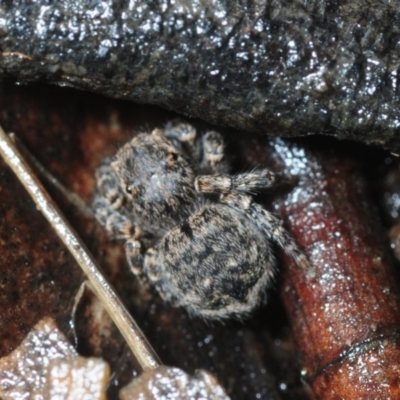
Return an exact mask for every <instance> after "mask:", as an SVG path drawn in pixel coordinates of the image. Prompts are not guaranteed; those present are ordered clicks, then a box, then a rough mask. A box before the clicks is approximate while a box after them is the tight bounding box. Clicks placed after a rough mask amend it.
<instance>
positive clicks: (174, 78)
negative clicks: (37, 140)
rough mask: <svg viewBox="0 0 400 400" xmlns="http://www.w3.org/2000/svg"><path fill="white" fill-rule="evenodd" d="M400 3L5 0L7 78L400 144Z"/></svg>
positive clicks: (244, 124)
mask: <svg viewBox="0 0 400 400" xmlns="http://www.w3.org/2000/svg"><path fill="white" fill-rule="evenodd" d="M399 18H400V6H399V5H398V2H382V1H377V0H373V1H370V2H368V3H366V2H364V1H359V0H358V1H349V0H339V1H337V0H330V1H326V0H325V1H311V2H310V1H306V0H295V1H267V0H258V1H257V0H252V1H244V0H236V1H228V0H225V1H224V0H215V1H211V0H208V1H191V2H189V1H185V0H177V1H175V2H170V1H167V0H150V1H135V2H133V1H127V0H120V1H118V2H115V1H112V0H104V1H96V0H81V1H78V0H74V1H67V0H62V1H57V2H53V1H49V0H41V1H39V2H31V1H28V0H16V1H12V2H11V1H5V0H1V1H0V76H3V77H4V76H13V77H15V78H16V79H18V81H20V82H30V81H38V80H40V81H42V80H45V81H47V82H52V83H56V84H59V85H68V86H73V87H77V88H80V89H84V90H90V91H95V92H99V93H103V94H105V95H107V96H112V97H118V98H127V99H131V100H134V101H137V102H142V103H151V104H158V105H161V106H163V107H166V108H170V109H173V110H175V111H178V112H180V113H183V114H186V115H190V116H195V117H198V118H201V119H204V120H206V121H208V122H211V123H214V124H218V125H224V126H228V127H234V128H238V129H241V130H248V131H256V132H260V133H264V134H271V135H272V134H273V135H286V136H295V135H304V134H310V133H316V132H317V133H321V132H325V133H332V134H335V135H336V136H337V137H340V138H348V139H356V140H361V141H363V142H366V143H369V144H376V145H380V146H384V147H387V148H391V149H398V148H400V139H399V130H400V111H399V107H398V105H399V82H398V80H399V58H400V24H399Z"/></svg>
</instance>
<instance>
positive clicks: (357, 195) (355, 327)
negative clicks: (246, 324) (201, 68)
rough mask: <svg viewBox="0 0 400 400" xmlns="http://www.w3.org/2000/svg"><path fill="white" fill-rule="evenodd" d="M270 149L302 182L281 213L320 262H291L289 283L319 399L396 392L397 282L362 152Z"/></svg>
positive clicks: (322, 145)
mask: <svg viewBox="0 0 400 400" xmlns="http://www.w3.org/2000/svg"><path fill="white" fill-rule="evenodd" d="M262 149H263V150H264V151H265V150H266V147H265V146H264V147H263V148H262ZM259 151H261V150H259ZM267 152H269V154H270V157H272V158H273V159H274V160H275V163H277V164H279V165H280V168H282V169H283V171H284V172H285V173H286V174H288V175H294V176H295V177H296V179H297V180H298V182H297V184H296V185H295V187H294V188H293V189H292V190H289V191H288V192H287V193H286V194H284V195H283V196H282V199H281V200H280V201H279V202H278V203H277V209H278V210H279V212H280V213H281V215H282V216H283V217H284V219H285V221H286V224H287V226H288V228H289V229H290V231H291V232H292V234H293V235H294V236H295V238H296V240H297V242H298V243H299V245H300V246H301V247H302V248H303V249H304V250H305V252H306V254H307V255H308V257H309V258H310V261H311V263H312V268H310V269H309V270H302V269H300V268H298V267H297V266H296V265H294V264H293V262H292V261H291V260H286V263H287V266H286V269H285V272H284V279H283V284H282V297H283V300H284V303H285V305H286V308H287V310H288V313H289V316H290V320H291V323H292V326H293V330H294V334H295V337H296V339H297V343H298V345H299V348H300V352H301V355H302V362H303V368H304V374H305V376H306V378H307V379H308V380H309V381H310V383H311V385H312V387H313V389H314V391H315V393H316V394H317V396H318V398H320V399H360V398H374V399H388V398H391V399H394V398H398V397H399V396H400V389H399V384H398V383H399V378H398V376H399V373H400V331H399V326H400V287H399V281H398V279H397V275H396V273H395V271H394V268H393V265H392V259H391V255H390V248H389V245H388V243H387V241H386V235H385V231H384V229H383V227H382V225H381V223H380V221H378V220H377V217H376V213H375V212H374V207H373V206H372V204H371V201H370V199H369V193H368V191H367V189H366V182H365V179H364V177H363V176H362V175H361V173H360V171H359V168H360V166H359V165H358V163H357V162H356V160H355V156H354V153H353V155H352V156H351V155H349V154H346V148H344V147H343V146H342V147H340V146H338V145H337V144H335V143H332V142H330V141H327V140H326V139H322V140H321V141H320V142H319V144H318V146H307V145H306V144H302V143H298V144H295V143H287V142H284V141H281V140H277V141H275V142H273V143H272V149H271V148H270V149H269V150H268V148H267ZM271 153H272V156H271Z"/></svg>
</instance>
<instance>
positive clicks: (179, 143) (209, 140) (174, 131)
mask: <svg viewBox="0 0 400 400" xmlns="http://www.w3.org/2000/svg"><path fill="white" fill-rule="evenodd" d="M163 134H164V136H165V137H167V138H168V139H170V140H171V141H172V142H173V143H174V146H175V147H177V148H178V149H180V150H181V151H183V152H184V153H186V154H187V155H188V156H189V158H190V159H191V160H198V163H199V164H200V171H202V173H212V174H216V173H222V172H227V170H228V168H229V165H228V163H227V160H226V157H225V145H224V139H223V137H222V135H221V134H220V133H218V132H216V131H208V132H206V133H205V134H204V135H203V136H202V137H201V138H198V137H197V132H196V128H195V127H194V126H193V125H191V124H189V123H187V122H185V121H182V120H180V119H179V118H177V119H174V120H172V121H171V122H168V123H167V124H166V125H165V128H164V130H163Z"/></svg>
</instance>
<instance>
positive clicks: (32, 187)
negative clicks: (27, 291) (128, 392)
mask: <svg viewBox="0 0 400 400" xmlns="http://www.w3.org/2000/svg"><path fill="white" fill-rule="evenodd" d="M0 154H1V155H2V157H3V158H4V160H5V161H6V163H7V164H8V165H9V166H10V168H11V169H12V170H13V171H14V173H15V174H16V175H17V177H18V179H19V180H20V181H21V183H22V184H23V185H24V187H25V188H26V190H27V191H28V193H29V194H30V196H31V197H32V199H33V200H34V202H35V203H36V206H37V208H38V209H39V210H40V211H41V212H42V213H43V215H44V216H45V217H46V219H47V220H48V221H49V223H50V224H51V226H52V227H53V228H54V230H55V231H56V232H57V234H58V236H59V237H60V239H61V240H62V241H63V243H64V244H65V246H66V247H67V248H68V249H69V251H70V252H71V254H72V255H73V257H74V258H75V260H76V261H77V263H78V264H79V265H80V267H81V268H82V270H83V272H84V273H85V274H86V276H87V277H88V279H89V281H90V283H91V286H92V288H93V291H94V292H95V294H96V295H97V296H98V297H99V299H100V300H101V301H102V302H103V304H104V306H105V307H106V309H107V311H108V313H109V314H110V316H111V318H112V319H113V321H114V323H115V324H116V326H117V327H118V329H119V330H120V332H121V334H122V335H123V337H124V338H125V340H126V342H127V343H128V346H129V347H130V348H131V350H132V352H133V354H134V355H135V357H136V359H137V360H138V362H139V364H140V366H141V367H142V368H143V370H148V369H153V368H157V367H158V366H159V365H160V364H161V362H160V361H159V358H158V356H157V355H156V353H155V352H154V350H153V349H152V347H151V346H150V344H149V343H148V341H147V339H146V338H145V336H144V335H143V333H142V331H141V330H140V328H139V327H138V326H137V324H136V322H135V321H134V320H133V318H132V316H131V315H130V314H129V312H128V310H127V309H126V308H125V307H124V305H123V304H122V302H121V300H120V299H119V298H118V296H117V295H116V294H115V292H114V290H113V289H112V287H111V286H110V284H109V283H108V282H107V281H106V279H105V278H104V276H103V275H102V273H101V272H100V270H99V268H98V267H97V265H96V263H95V261H94V259H93V257H92V256H91V254H90V253H89V251H88V250H87V249H86V246H85V244H84V243H83V242H82V240H81V239H80V238H79V237H78V235H77V234H76V233H75V231H74V229H73V228H72V227H71V226H70V224H69V223H68V221H67V220H66V218H65V217H64V216H63V215H62V213H61V212H60V210H59V209H58V207H57V205H56V204H55V203H54V201H53V200H52V199H51V197H50V196H49V194H48V193H47V192H46V190H45V189H44V187H43V185H42V184H41V183H40V182H39V180H38V179H37V177H36V176H35V174H34V173H33V171H32V169H31V167H30V166H29V165H28V163H27V162H26V161H25V159H24V157H23V156H22V154H21V153H20V152H19V150H18V149H17V148H16V146H15V145H14V143H13V141H12V140H11V139H10V138H9V137H8V136H7V134H6V133H5V132H4V130H3V129H2V128H1V126H0Z"/></svg>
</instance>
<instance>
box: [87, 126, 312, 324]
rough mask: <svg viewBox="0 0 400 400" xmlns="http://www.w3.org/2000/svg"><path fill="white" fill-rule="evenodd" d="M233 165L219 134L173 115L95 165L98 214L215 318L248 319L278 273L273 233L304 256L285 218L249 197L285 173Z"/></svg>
mask: <svg viewBox="0 0 400 400" xmlns="http://www.w3.org/2000/svg"><path fill="white" fill-rule="evenodd" d="M228 171H229V165H228V163H227V161H226V157H225V154H224V143H223V139H222V137H221V135H220V134H219V133H217V132H214V131H209V132H206V133H205V134H204V135H203V136H201V137H198V135H197V134H196V129H195V128H194V127H193V126H192V125H190V124H188V123H185V122H182V121H180V120H173V121H172V122H170V123H168V124H167V125H166V126H165V127H164V129H163V130H161V129H155V130H154V131H153V132H152V133H151V134H145V133H143V134H140V135H138V136H136V137H134V138H133V139H132V140H131V141H130V142H128V143H127V144H125V145H124V146H123V147H122V148H121V149H120V150H119V151H118V152H117V153H116V155H115V156H114V157H113V158H112V159H109V160H106V161H105V162H104V164H103V165H102V166H100V167H99V169H98V170H97V173H96V178H97V193H96V196H95V200H94V210H95V213H96V217H97V218H98V220H99V221H100V223H101V224H102V225H104V226H105V227H106V229H107V230H108V231H109V232H110V233H111V234H112V235H113V236H114V237H118V238H122V239H125V240H126V243H125V250H126V256H127V259H128V262H129V264H130V267H131V268H132V271H133V272H134V273H135V274H136V275H138V276H139V277H140V278H141V279H142V280H145V281H146V282H150V284H152V285H154V286H155V287H156V289H157V290H158V292H159V293H160V295H161V297H162V298H163V299H164V300H166V301H168V302H170V303H172V304H173V305H175V306H183V307H186V308H187V309H188V311H189V312H190V313H192V314H197V315H201V316H203V317H206V318H227V317H230V316H235V317H239V318H240V317H243V316H245V315H247V314H249V313H250V312H251V311H252V310H253V309H254V307H255V306H256V305H257V304H258V303H259V302H260V300H261V299H262V297H263V293H264V290H265V287H266V286H267V285H268V284H269V283H270V282H271V280H272V278H273V275H274V271H275V259H274V256H273V252H272V251H271V244H270V241H273V242H275V243H277V244H278V245H279V246H280V247H282V248H283V249H284V250H285V251H286V253H288V254H289V255H291V256H292V257H293V258H294V259H295V261H296V262H297V263H304V262H305V259H304V256H303V255H302V253H301V252H300V251H299V249H298V248H297V246H296V244H295V242H294V240H293V239H292V238H291V237H290V236H289V234H288V233H287V232H286V231H285V229H284V228H283V227H282V224H281V221H280V220H279V219H278V218H277V217H275V216H274V215H273V214H271V213H270V212H268V211H267V210H265V209H264V208H263V207H262V206H260V205H259V204H256V203H254V202H253V198H252V196H251V195H250V193H253V192H256V191H259V190H261V189H264V188H265V187H269V186H271V185H273V184H274V182H275V181H276V175H275V174H274V173H272V172H270V171H268V170H260V171H253V172H249V173H243V174H238V175H229V173H228Z"/></svg>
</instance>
